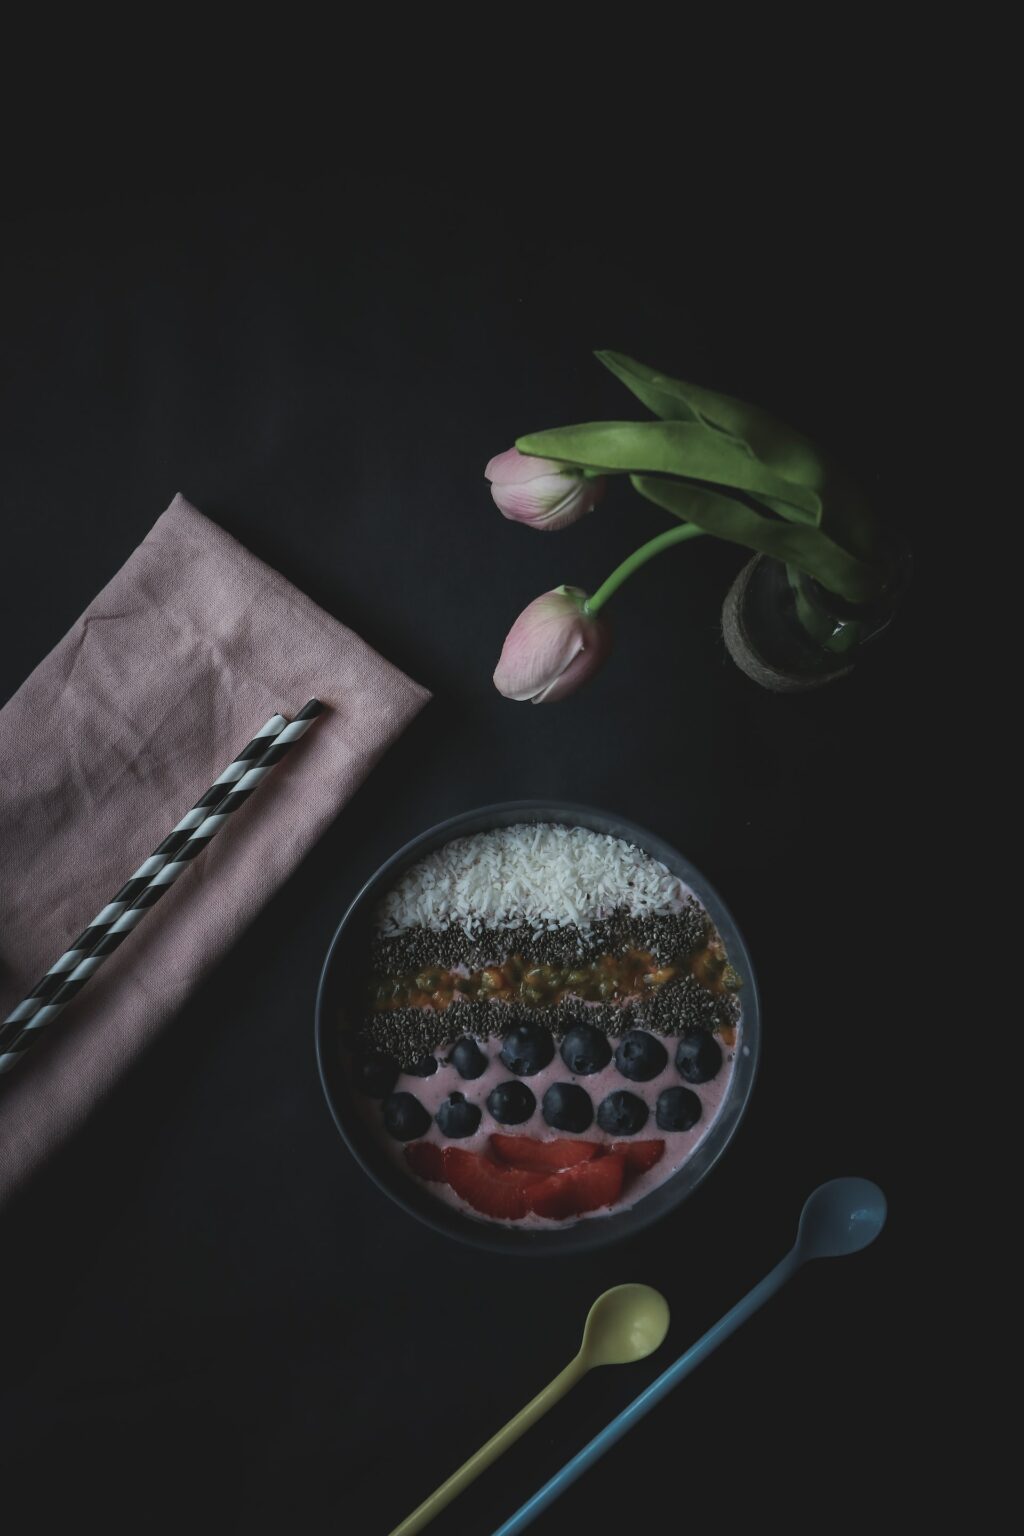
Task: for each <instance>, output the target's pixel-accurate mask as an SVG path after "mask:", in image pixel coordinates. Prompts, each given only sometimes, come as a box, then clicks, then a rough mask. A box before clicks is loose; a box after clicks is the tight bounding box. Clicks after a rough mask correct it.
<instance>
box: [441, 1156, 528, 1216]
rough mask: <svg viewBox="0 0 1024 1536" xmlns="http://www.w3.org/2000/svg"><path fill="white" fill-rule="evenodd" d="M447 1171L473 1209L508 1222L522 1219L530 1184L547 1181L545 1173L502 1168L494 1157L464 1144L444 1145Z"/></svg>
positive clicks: (458, 1190)
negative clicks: (486, 1155)
mask: <svg viewBox="0 0 1024 1536" xmlns="http://www.w3.org/2000/svg"><path fill="white" fill-rule="evenodd" d="M444 1171H445V1177H446V1178H447V1180H448V1183H449V1184H450V1185H451V1187H452V1189H454V1191H455V1193H456V1194H457V1195H461V1196H462V1198H463V1200H465V1201H466V1202H467V1204H468V1205H471V1206H472V1207H473V1209H474V1211H480V1212H481V1214H482V1215H484V1216H499V1217H503V1218H504V1219H505V1220H507V1221H519V1220H521V1218H522V1217H523V1216H525V1215H526V1213H527V1210H528V1208H529V1207H528V1205H527V1192H528V1190H529V1187H530V1185H532V1184H543V1183H544V1182H545V1177H544V1175H543V1174H542V1173H531V1172H529V1171H527V1170H524V1169H521V1168H507V1167H503V1166H502V1164H501V1163H496V1162H495V1161H494V1159H493V1158H490V1157H485V1156H483V1155H482V1154H481V1153H480V1152H470V1151H468V1150H467V1149H466V1148H464V1147H445V1149H444Z"/></svg>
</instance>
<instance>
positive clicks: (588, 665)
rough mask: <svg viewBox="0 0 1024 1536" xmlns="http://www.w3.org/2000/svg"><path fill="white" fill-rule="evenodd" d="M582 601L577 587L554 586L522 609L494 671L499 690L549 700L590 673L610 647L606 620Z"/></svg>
mask: <svg viewBox="0 0 1024 1536" xmlns="http://www.w3.org/2000/svg"><path fill="white" fill-rule="evenodd" d="M586 600H587V594H586V593H585V592H583V591H581V590H580V588H579V587H556V588H555V590H554V591H553V592H545V593H544V596H543V597H536V598H534V600H533V602H532V603H530V605H529V606H528V607H527V608H524V609H523V611H522V613H521V614H520V615H519V617H518V619H516V621H515V623H514V624H513V626H512V628H511V629H510V630H509V632H508V635H507V636H506V639H505V644H504V646H503V647H502V652H501V659H500V661H499V662H498V665H497V668H496V670H495V673H494V686H495V688H497V690H498V692H499V693H503V694H504V695H505V697H506V698H507V699H518V700H520V701H522V700H526V699H529V700H530V702H531V703H533V704H553V703H554V702H555V701H556V700H557V699H561V698H564V697H565V695H566V694H567V693H572V691H573V689H575V688H579V687H580V685H581V684H582V683H585V682H586V681H587V679H588V678H589V677H592V676H593V674H594V673H595V672H596V671H597V670H598V668H599V667H600V666H601V664H602V662H603V661H604V659H605V657H606V656H607V655H608V652H609V650H610V649H611V631H610V629H609V627H608V621H607V620H606V619H595V618H591V617H590V615H589V614H588V613H587V612H586V611H585V609H584V604H585V603H586Z"/></svg>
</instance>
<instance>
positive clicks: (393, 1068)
mask: <svg viewBox="0 0 1024 1536" xmlns="http://www.w3.org/2000/svg"><path fill="white" fill-rule="evenodd" d="M352 1077H353V1080H354V1082H355V1085H356V1087H357V1088H358V1089H359V1091H360V1093H365V1094H367V1095H368V1096H369V1097H370V1098H371V1099H383V1098H386V1097H387V1095H388V1094H389V1093H390V1092H391V1090H392V1088H393V1087H394V1086H395V1083H396V1082H397V1081H398V1063H397V1062H394V1061H392V1059H391V1057H390V1056H385V1054H384V1052H383V1051H375V1050H372V1049H368V1050H365V1051H361V1052H360V1054H359V1055H358V1056H356V1057H355V1058H354V1059H353V1062H352Z"/></svg>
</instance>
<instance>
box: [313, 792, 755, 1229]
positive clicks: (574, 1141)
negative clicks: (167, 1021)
mask: <svg viewBox="0 0 1024 1536" xmlns="http://www.w3.org/2000/svg"><path fill="white" fill-rule="evenodd" d="M316 1040H317V1055H318V1059H319V1064H320V1074H321V1079H322V1082H323V1086H324V1092H325V1094H326V1096H327V1101H328V1104H329V1105H330V1108H331V1112H332V1114H333V1116H334V1119H335V1122H336V1124H337V1126H338V1129H339V1130H340V1132H341V1134H342V1136H343V1137H344V1139H345V1141H346V1142H347V1144H348V1146H349V1149H350V1150H351V1152H352V1153H353V1155H354V1156H355V1157H356V1159H357V1160H358V1161H359V1162H360V1163H361V1165H362V1166H363V1168H364V1169H365V1170H366V1172H367V1173H369V1174H370V1176H371V1177H372V1178H373V1179H374V1180H375V1181H376V1182H377V1184H379V1185H380V1186H381V1188H382V1189H383V1190H385V1192H386V1193H387V1194H389V1195H390V1196H391V1197H392V1199H394V1200H396V1201H397V1202H398V1203H399V1204H400V1205H402V1206H403V1207H404V1208H405V1209H406V1210H407V1211H409V1212H411V1213H412V1214H413V1215H415V1216H418V1217H419V1218H420V1219H421V1220H423V1221H426V1222H427V1223H428V1224H429V1225H431V1226H433V1227H434V1228H436V1229H437V1230H440V1231H442V1232H446V1233H448V1234H450V1235H452V1236H454V1237H458V1238H461V1239H463V1240H464V1241H467V1242H471V1243H474V1244H476V1245H478V1246H483V1247H487V1248H493V1249H501V1250H506V1251H519V1252H532V1253H548V1252H556V1251H557V1252H566V1251H570V1250H580V1249H589V1248H595V1247H599V1246H603V1245H604V1244H607V1243H610V1242H614V1241H617V1240H619V1239H622V1238H625V1237H628V1236H629V1235H630V1234H632V1233H635V1232H637V1231H639V1230H640V1229H641V1228H642V1227H645V1226H647V1225H649V1224H650V1223H651V1222H653V1221H656V1220H657V1219H658V1218H659V1217H661V1216H663V1215H664V1214H665V1213H666V1212H667V1211H669V1210H671V1209H672V1208H674V1207H675V1206H676V1205H678V1204H679V1202H680V1201H681V1200H683V1199H685V1197H686V1196H687V1195H688V1194H690V1193H691V1192H692V1191H693V1190H694V1189H695V1188H696V1186H697V1185H698V1184H699V1183H700V1181H701V1180H702V1179H703V1178H704V1177H705V1176H706V1174H707V1173H708V1172H709V1171H710V1169H711V1168H712V1167H713V1165H714V1164H715V1163H716V1162H717V1160H718V1158H719V1157H720V1156H721V1155H722V1153H723V1151H724V1150H725V1148H726V1146H727V1145H728V1143H729V1142H730V1140H731V1139H732V1137H733V1135H734V1134H735V1131H736V1128H737V1126H738V1124H739V1121H740V1119H741V1117H742V1114H743V1111H744V1109H745V1107H746V1103H747V1100H748V1098H749V1095H750V1091H751V1088H752V1085H753V1081H754V1076H755V1073H756V1069H757V1059H758V1050H759V1040H760V1030H759V1013H758V1000H757V988H756V982H755V978H754V973H753V967H752V965H751V962H750V957H749V955H748V954H747V951H746V947H745V945H744V943H743V940H742V938H741V936H740V934H739V932H738V931H737V929H736V926H735V924H734V922H733V921H732V918H731V917H730V915H729V913H728V911H727V910H726V908H725V907H724V906H723V904H722V902H721V901H720V899H719V898H718V896H717V895H716V893H715V892H714V891H713V890H712V889H711V887H710V886H709V885H708V884H707V882H706V881H705V880H704V879H703V877H702V876H701V875H700V874H699V872H698V871H697V870H695V869H694V868H693V866H692V865H691V864H689V863H688V861H687V860H685V859H684V858H682V856H681V855H679V854H678V853H676V852H675V850H674V849H672V848H670V847H669V846H668V845H667V844H665V843H663V842H662V841H661V840H660V839H659V838H657V837H655V836H653V835H652V834H651V833H649V832H646V831H644V830H643V829H642V828H640V827H636V826H634V825H632V824H631V823H629V822H625V821H623V820H621V819H620V818H616V817H613V816H609V815H606V814H604V813H602V812H599V811H595V810H592V809H589V808H586V807H583V806H573V805H547V804H542V803H539V802H534V801H524V802H515V803H509V804H505V805H498V806H489V807H486V808H484V809H483V810H480V811H473V812H469V813H467V814H466V815H463V816H459V817H455V818H453V819H452V820H451V821H448V822H445V823H444V824H443V825H442V826H439V827H435V828H433V829H432V830H431V831H429V832H426V833H424V834H423V835H422V836H421V837H419V838H416V839H415V840H414V841H413V842H412V843H410V844H408V845H407V846H406V847H405V848H403V849H401V850H400V851H399V852H398V853H397V854H395V856H394V857H393V858H392V859H390V860H389V861H388V862H387V864H385V865H384V866H383V868H382V869H380V870H379V871H378V873H377V874H376V875H375V876H374V877H373V879H372V880H370V881H369V883H368V884H367V885H366V886H365V887H364V889H363V890H362V891H361V892H360V894H359V896H358V897H357V898H356V900H355V901H354V902H353V904H352V906H351V907H350V908H349V911H348V912H347V913H346V915H345V917H344V918H343V919H342V921H341V924H340V925H339V928H338V930H337V933H336V934H335V936H334V940H333V942H332V944H331V947H330V950H329V951H328V954H327V959H326V961H325V963H324V968H323V973H322V975H321V979H320V988H319V992H318V994H317V1017H316Z"/></svg>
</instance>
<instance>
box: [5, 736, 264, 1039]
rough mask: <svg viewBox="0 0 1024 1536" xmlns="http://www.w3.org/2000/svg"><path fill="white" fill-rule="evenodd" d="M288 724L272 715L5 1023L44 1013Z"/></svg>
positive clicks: (9, 1015) (19, 1021)
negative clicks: (46, 1005)
mask: <svg viewBox="0 0 1024 1536" xmlns="http://www.w3.org/2000/svg"><path fill="white" fill-rule="evenodd" d="M287 723H288V722H287V720H286V719H285V717H284V715H271V717H270V719H269V720H268V721H267V723H266V725H265V726H264V727H263V729H262V730H260V731H257V733H256V735H255V736H254V737H253V738H252V740H251V741H249V742H247V743H246V745H245V746H244V747H243V748H242V750H241V752H239V754H238V756H237V757H236V758H235V759H234V760H233V761H232V762H231V763H229V764H228V766H227V767H226V768H225V769H224V772H223V773H222V774H220V775H219V776H218V777H217V778H216V779H214V781H213V783H212V784H211V785H210V788H209V789H208V790H207V791H206V793H205V794H204V795H201V796H200V798H199V799H198V800H197V801H196V803H195V805H194V806H193V807H192V809H191V810H190V811H188V812H186V814H185V815H184V816H183V817H182V818H181V820H180V821H179V822H178V824H177V826H175V827H172V829H171V831H170V832H169V833H168V835H167V836H166V837H165V838H164V840H163V842H162V843H160V845H159V846H158V847H156V848H154V849H153V852H152V853H151V854H150V856H149V858H148V859H146V860H145V861H144V862H143V863H142V864H140V865H139V867H138V869H137V870H136V871H135V873H134V875H132V877H131V879H130V880H127V881H126V882H125V884H124V885H122V887H121V889H120V890H119V891H118V892H117V894H116V896H112V897H111V898H110V900H109V901H108V902H107V904H106V906H105V907H102V908H101V909H100V911H99V912H97V914H96V916H95V917H94V918H93V920H92V922H91V923H90V924H89V926H88V927H87V928H84V929H83V930H82V932H81V933H80V934H79V935H78V938H77V939H76V940H75V942H74V943H73V944H72V945H71V946H70V948H68V949H66V950H65V951H64V953H63V954H62V955H61V957H60V959H59V960H55V961H54V963H53V964H52V965H51V966H50V969H49V970H48V971H47V973H46V975H45V976H43V977H42V978H41V980H39V981H37V982H36V984H35V986H34V987H33V988H32V990H31V992H29V993H28V994H27V995H26V996H25V997H24V998H22V1000H21V1002H20V1003H19V1004H18V1006H17V1007H16V1008H15V1009H14V1010H13V1011H12V1012H11V1013H9V1014H8V1015H7V1017H6V1019H5V1020H4V1026H6V1025H9V1024H24V1023H25V1021H26V1020H27V1019H30V1018H31V1017H32V1015H33V1014H34V1013H36V1012H38V1010H39V1008H40V1007H41V1006H42V1004H43V1003H44V1002H45V1001H46V999H47V998H49V997H52V996H53V994H54V993H55V992H56V990H57V988H58V987H59V986H61V985H62V984H63V982H64V981H65V979H66V978H67V976H68V974H69V973H70V972H71V971H73V970H74V969H75V966H76V965H78V964H79V962H80V961H82V960H84V959H85V957H86V955H88V954H91V953H92V951H93V949H94V948H95V947H96V945H97V943H98V942H99V940H100V939H101V938H102V937H103V935H104V934H105V933H106V932H107V929H108V928H109V927H110V925H111V923H113V922H114V921H115V919H116V918H119V917H120V916H121V913H122V912H123V911H124V910H125V908H126V907H127V906H129V905H130V903H131V902H133V901H134V900H135V898H136V896H138V895H139V893H140V892H141V891H144V890H145V888H146V886H147V885H148V884H149V882H150V880H151V879H152V878H153V876H154V875H155V874H156V873H157V871H158V870H160V869H163V867H164V865H165V864H166V863H167V861H168V859H169V858H170V857H171V854H172V853H177V851H178V849H179V848H180V847H181V846H182V844H183V843H184V842H185V841H186V839H187V838H188V834H189V833H190V832H191V831H192V830H193V829H194V828H195V827H198V826H199V824H200V822H201V821H204V820H205V818H206V816H207V815H208V813H209V812H210V810H212V808H213V807H214V806H215V805H219V803H220V802H221V800H223V798H224V796H225V795H226V794H227V792H228V790H229V789H230V787H231V785H232V784H237V783H238V780H239V779H240V778H241V777H242V775H243V774H244V773H245V770H246V769H247V768H248V767H249V765H250V763H251V762H252V761H253V759H254V758H258V757H261V756H262V754H263V753H264V752H265V751H266V749H267V744H268V741H270V740H272V739H273V738H274V737H275V736H278V735H280V733H281V731H282V730H283V729H284V727H285V726H286V725H287ZM6 1034H8V1031H7V1030H6V1028H4V1027H0V1050H2V1049H3V1044H4V1037H5V1035H6Z"/></svg>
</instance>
